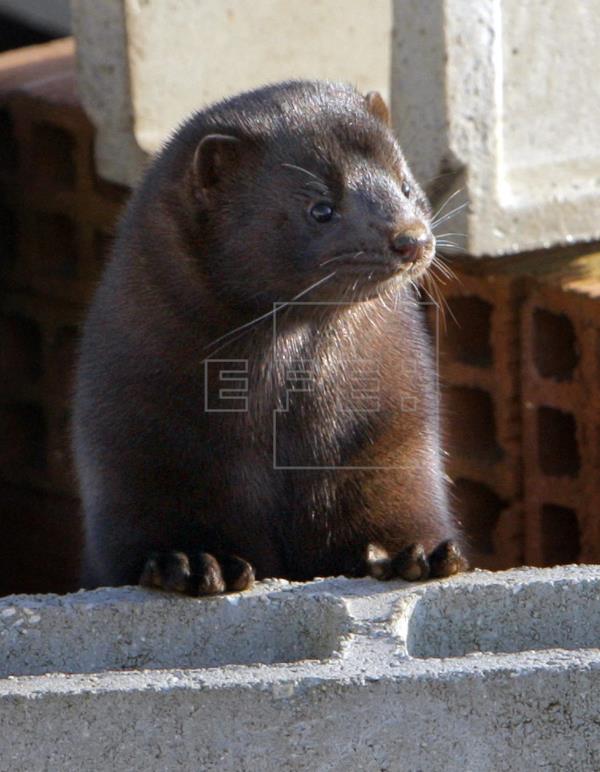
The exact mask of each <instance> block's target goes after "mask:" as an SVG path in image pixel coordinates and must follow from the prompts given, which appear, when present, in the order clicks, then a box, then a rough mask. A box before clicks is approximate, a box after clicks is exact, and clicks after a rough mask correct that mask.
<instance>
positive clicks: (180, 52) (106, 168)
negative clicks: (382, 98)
mask: <svg viewBox="0 0 600 772" xmlns="http://www.w3.org/2000/svg"><path fill="white" fill-rule="evenodd" d="M73 25H74V31H75V35H76V37H77V41H78V60H79V87H80V92H81V95H82V101H83V105H84V107H85V109H86V110H87V112H88V115H89V116H90V117H91V119H92V121H93V123H94V125H95V126H96V129H97V132H98V136H97V143H96V158H97V165H98V169H99V172H100V174H101V175H103V176H105V177H106V178H107V179H110V180H113V181H115V182H119V183H122V184H126V185H131V184H132V183H134V182H135V181H136V180H137V179H138V177H139V175H140V172H141V170H142V169H143V166H144V164H145V161H146V158H147V156H148V154H151V153H154V152H155V151H156V150H157V149H158V148H159V147H160V145H161V144H162V142H163V141H164V140H165V138H166V137H167V135H168V134H169V133H170V132H171V131H172V130H173V129H174V128H175V127H176V126H177V125H178V124H179V123H180V121H181V120H182V119H183V118H185V117H186V116H187V115H188V114H189V113H191V112H192V111H194V110H198V109H200V108H202V107H203V106H205V105H207V104H209V103H211V102H214V101H217V100H219V99H222V98H224V97H227V96H231V95H233V94H236V93H238V92H240V91H244V90H247V89H250V88H254V87H257V86H262V85H264V84H265V83H269V82H275V81H279V80H286V79H289V78H327V79H331V80H344V81H350V82H351V83H354V84H355V85H356V86H358V88H360V89H362V90H364V91H365V92H367V91H370V90H372V89H378V90H379V91H381V92H382V93H383V94H384V95H386V96H387V95H388V94H389V90H390V89H389V77H390V75H389V70H390V57H391V54H390V50H391V41H392V34H391V33H392V6H391V3H390V2H389V1H388V0H377V2H375V3H372V2H366V0H305V1H304V2H303V3H281V2H279V0H252V2H250V1H249V0H241V1H238V2H236V3H215V2H213V0H180V1H179V2H164V0H148V1H146V2H143V3H142V2H139V1H138V0H110V2H102V3H98V2H96V1H95V0H73Z"/></svg>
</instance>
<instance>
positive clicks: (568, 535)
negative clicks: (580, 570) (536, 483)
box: [541, 504, 581, 566]
mask: <svg viewBox="0 0 600 772" xmlns="http://www.w3.org/2000/svg"><path fill="white" fill-rule="evenodd" d="M541 515H542V522H541V528H542V533H541V542H542V555H543V560H544V563H545V564H546V565H548V566H552V565H557V564H561V563H576V562H577V560H578V558H579V552H580V547H581V545H580V538H579V523H578V522H577V513H576V512H575V510H573V509H570V508H569V507H559V506H557V505H556V504H543V505H542V511H541Z"/></svg>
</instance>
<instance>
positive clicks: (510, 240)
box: [392, 0, 600, 255]
mask: <svg viewBox="0 0 600 772" xmlns="http://www.w3.org/2000/svg"><path fill="white" fill-rule="evenodd" d="M597 13H598V8H597V6H596V5H595V4H594V3H570V4H569V3H565V2H563V0H532V1H531V2H529V3H527V4H526V5H525V4H523V3H522V2H520V1H519V0H502V2H500V0H479V2H477V3H469V2H465V0H396V2H394V29H395V30H396V35H395V38H394V41H395V42H394V47H393V52H392V58H393V61H392V116H393V120H394V125H395V126H396V128H397V129H398V132H399V136H400V140H401V142H402V144H403V147H404V149H405V151H406V152H407V155H408V158H409V161H410V162H411V165H412V167H413V171H414V172H416V174H417V176H418V177H419V178H420V179H421V180H423V181H424V182H427V181H428V180H431V179H432V178H436V177H438V175H440V174H447V173H448V172H454V173H455V174H456V180H455V189H456V190H459V189H462V193H461V195H458V196H455V197H454V199H453V200H452V206H451V207H448V209H447V210H446V211H450V210H451V209H452V208H453V207H454V206H457V205H459V204H460V203H461V201H462V202H467V201H468V202H469V206H468V208H467V209H465V210H463V211H462V212H458V213H457V214H456V216H455V217H454V218H453V219H452V220H450V221H449V222H450V224H451V227H444V228H441V229H439V231H440V232H442V233H443V232H446V231H451V232H456V233H463V234H465V239H464V242H460V243H461V244H462V245H463V246H465V247H466V250H467V252H468V254H470V255H501V254H505V253H513V252H519V251H524V250H527V249H534V248H538V247H547V246H550V245H552V244H555V243H561V244H564V243H571V242H575V241H585V240H592V239H597V238H599V237H600V224H599V220H598V216H597V212H598V201H599V198H600V185H599V182H598V181H599V179H600V178H599V175H598V171H599V169H600V154H599V152H598V147H599V146H598V141H597V131H596V125H597V115H598V111H599V110H600V103H599V100H598V98H597V96H596V94H595V93H594V95H593V96H592V92H593V86H592V81H591V80H590V76H591V73H592V72H596V71H597V69H598V51H599V46H598V43H599V35H600V32H599V30H600V27H599V25H598V20H597ZM592 116H596V118H594V117H592ZM446 179H447V180H452V177H446ZM442 182H443V180H442ZM451 191H452V188H451V189H450V191H449V192H451ZM447 224H448V223H446V225H447Z"/></svg>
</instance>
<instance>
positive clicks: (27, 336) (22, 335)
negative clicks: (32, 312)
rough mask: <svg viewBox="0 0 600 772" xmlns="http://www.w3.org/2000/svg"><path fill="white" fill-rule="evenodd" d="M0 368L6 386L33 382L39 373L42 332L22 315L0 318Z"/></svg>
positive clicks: (40, 367)
mask: <svg viewBox="0 0 600 772" xmlns="http://www.w3.org/2000/svg"><path fill="white" fill-rule="evenodd" d="M0 372H1V373H2V377H3V380H4V382H5V383H6V385H7V386H8V387H9V388H19V387H20V386H22V384H23V383H34V382H35V381H37V380H38V379H39V377H40V375H41V373H42V332H41V330H40V327H39V325H38V324H37V322H35V321H33V320H32V319H27V318H25V317H24V316H18V315H16V314H15V315H8V316H3V317H1V318H0Z"/></svg>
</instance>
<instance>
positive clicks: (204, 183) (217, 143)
mask: <svg viewBox="0 0 600 772" xmlns="http://www.w3.org/2000/svg"><path fill="white" fill-rule="evenodd" d="M241 149H242V141H241V140H239V139H238V138H237V137H231V136H229V135H227V134H207V135H206V136H205V137H203V138H202V139H201V140H200V142H199V143H198V147H197V148H196V151H195V153H194V160H193V162H192V184H193V188H194V195H195V197H196V198H197V199H198V200H199V201H200V202H202V203H203V204H207V203H208V202H209V201H210V195H211V193H212V191H213V189H214V188H215V187H216V185H218V183H219V182H220V181H221V179H222V178H223V177H224V176H225V175H227V174H228V173H229V172H230V171H231V170H232V169H234V168H235V167H236V166H237V165H238V164H239V161H240V157H241Z"/></svg>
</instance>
